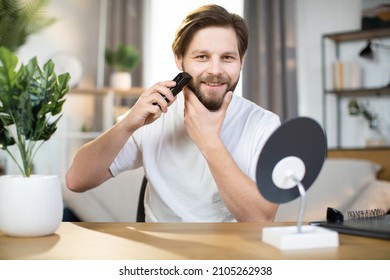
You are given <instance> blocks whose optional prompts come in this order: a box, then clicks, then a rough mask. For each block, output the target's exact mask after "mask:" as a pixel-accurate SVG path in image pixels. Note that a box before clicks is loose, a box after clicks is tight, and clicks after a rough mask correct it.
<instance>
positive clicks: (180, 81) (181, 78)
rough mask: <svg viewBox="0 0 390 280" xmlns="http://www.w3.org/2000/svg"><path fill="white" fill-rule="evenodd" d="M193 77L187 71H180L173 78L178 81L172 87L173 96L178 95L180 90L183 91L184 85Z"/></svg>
mask: <svg viewBox="0 0 390 280" xmlns="http://www.w3.org/2000/svg"><path fill="white" fill-rule="evenodd" d="M191 79H192V77H191V75H190V74H188V73H187V72H181V73H179V74H178V75H177V76H176V77H175V78H174V79H173V80H174V81H175V82H176V85H175V86H174V87H172V88H170V90H171V92H172V93H173V96H176V95H177V94H178V93H179V92H181V91H182V89H183V87H185V85H186V84H188V82H189V81H190V80H191Z"/></svg>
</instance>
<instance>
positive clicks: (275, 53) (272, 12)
mask: <svg viewBox="0 0 390 280" xmlns="http://www.w3.org/2000/svg"><path fill="white" fill-rule="evenodd" d="M294 9H295V1H294V0H258V1H257V0H245V1H244V18H245V19H246V21H247V23H248V26H249V46H248V51H247V55H246V59H245V64H244V69H243V96H244V97H245V98H247V99H249V100H251V101H253V102H255V103H256V104H258V105H260V106H262V107H263V108H265V109H268V110H270V111H272V112H274V113H276V114H278V115H279V116H280V118H281V120H282V121H284V120H287V119H289V118H292V117H296V116H297V115H298V105H297V103H298V102H297V78H296V54H295V53H296V52H295V47H296V40H295V23H294V21H295V19H294V17H295V11H294Z"/></svg>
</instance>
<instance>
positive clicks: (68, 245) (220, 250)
mask: <svg viewBox="0 0 390 280" xmlns="http://www.w3.org/2000/svg"><path fill="white" fill-rule="evenodd" d="M281 225H291V223H70V222H64V223H62V224H61V226H60V228H59V229H58V230H57V231H56V233H55V234H53V235H50V236H46V237H35V238H18V237H10V236H6V235H5V234H3V233H2V232H0V259H3V260H7V259H8V260H15V259H22V260H27V259H40V260H49V259H56V260H73V259H87V260H97V259H116V260H123V259H128V260H131V259H136V260H148V259H168V260H178V259H185V260H189V259H194V260H215V259H218V260H226V259H233V260H256V259H266V260H276V259H285V260H287V259H300V260H302V259H315V260H324V259H325V260H326V259H331V260H332V259H364V260H368V259H374V260H375V259H385V260H389V259H390V242H389V241H388V240H382V239H375V238H368V237H359V236H353V235H345V234H340V235H339V240H340V245H339V246H338V247H335V248H324V249H305V250H287V251H282V250H279V249H278V248H275V247H273V246H271V245H268V244H266V243H264V242H262V241H261V232H262V228H263V227H267V226H281Z"/></svg>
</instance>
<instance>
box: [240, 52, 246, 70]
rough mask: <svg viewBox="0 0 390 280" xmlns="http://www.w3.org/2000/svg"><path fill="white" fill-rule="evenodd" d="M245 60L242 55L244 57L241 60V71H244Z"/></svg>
mask: <svg viewBox="0 0 390 280" xmlns="http://www.w3.org/2000/svg"><path fill="white" fill-rule="evenodd" d="M245 58H246V54H244V56H243V57H242V60H241V70H242V69H244V64H245Z"/></svg>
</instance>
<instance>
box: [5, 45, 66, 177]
mask: <svg viewBox="0 0 390 280" xmlns="http://www.w3.org/2000/svg"><path fill="white" fill-rule="evenodd" d="M17 62H18V59H17V56H16V55H15V54H14V53H12V52H10V51H9V50H8V49H6V48H0V137H1V138H0V147H1V148H2V149H4V150H6V151H7V152H8V153H9V151H8V149H7V147H8V146H11V145H13V144H16V145H17V146H18V149H19V152H20V156H21V159H22V162H23V168H21V167H20V166H19V168H20V169H21V171H22V173H23V174H24V175H25V176H29V175H30V174H29V172H30V171H29V170H31V165H32V159H33V157H34V155H35V153H36V149H37V148H39V147H40V145H38V146H37V145H36V142H38V141H47V140H49V139H50V137H51V136H52V135H53V134H54V132H55V131H56V130H57V123H58V121H59V119H60V118H61V115H59V114H60V113H61V111H62V106H63V104H64V102H65V95H66V93H68V92H69V81H70V75H69V74H68V73H65V74H61V75H60V76H58V77H57V75H56V73H55V72H54V63H53V62H52V61H51V60H49V61H47V62H46V63H45V64H44V66H43V68H42V69H41V68H40V67H39V65H38V61H37V59H36V58H33V59H31V60H30V61H29V62H28V64H27V65H23V64H22V65H21V66H20V68H19V69H18V70H17V69H16V66H17ZM12 128H14V129H12ZM13 158H14V157H13Z"/></svg>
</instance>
